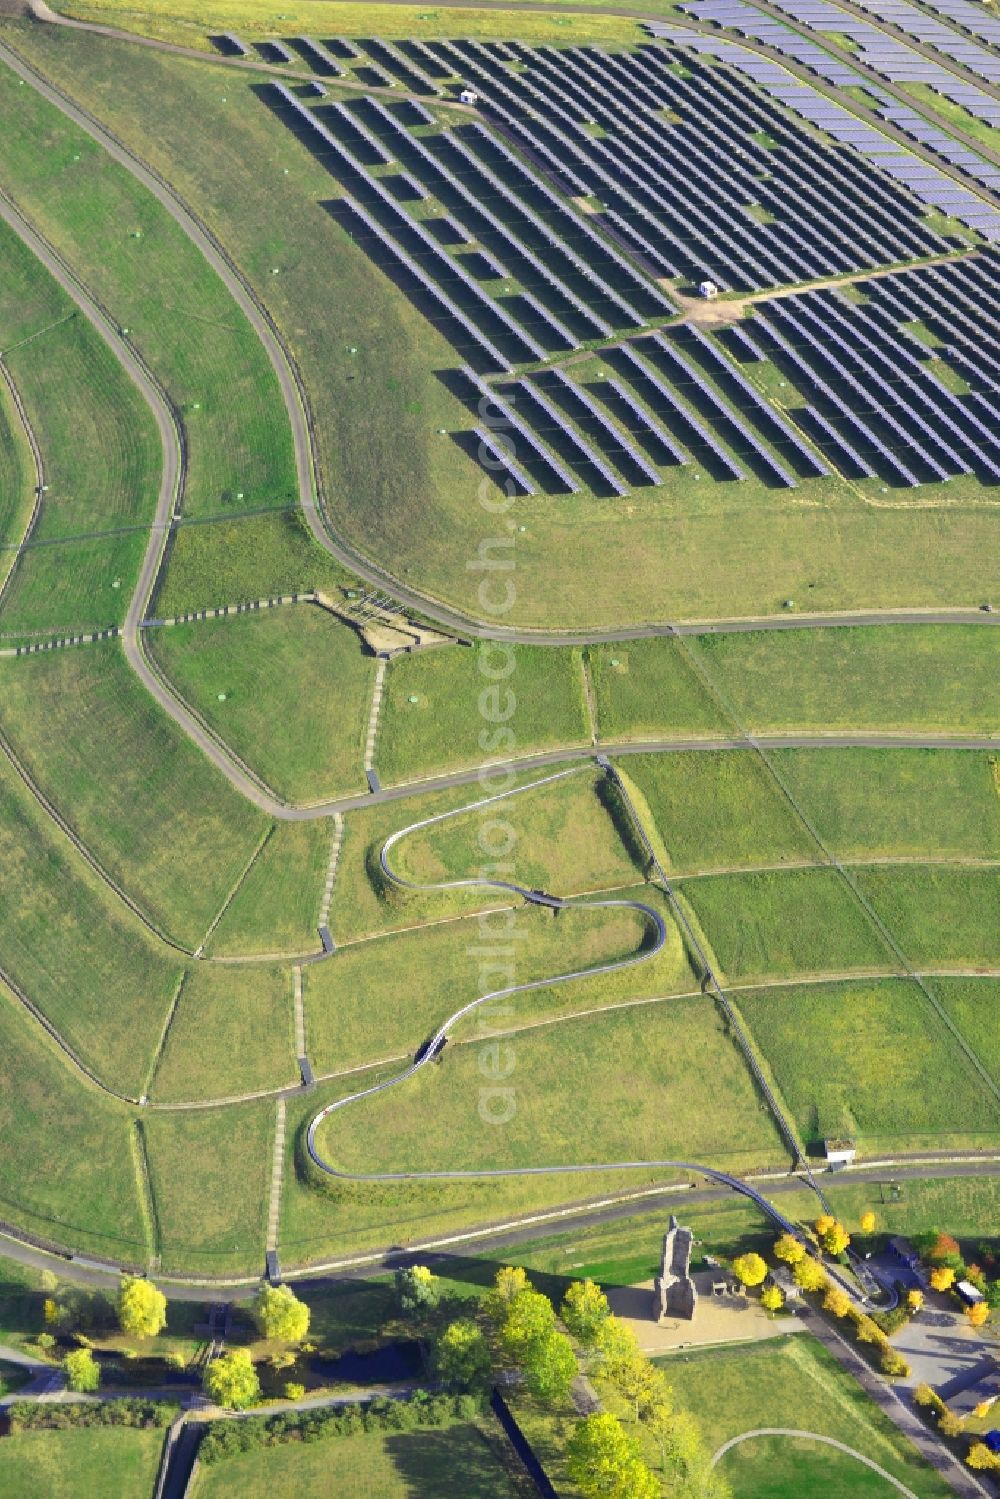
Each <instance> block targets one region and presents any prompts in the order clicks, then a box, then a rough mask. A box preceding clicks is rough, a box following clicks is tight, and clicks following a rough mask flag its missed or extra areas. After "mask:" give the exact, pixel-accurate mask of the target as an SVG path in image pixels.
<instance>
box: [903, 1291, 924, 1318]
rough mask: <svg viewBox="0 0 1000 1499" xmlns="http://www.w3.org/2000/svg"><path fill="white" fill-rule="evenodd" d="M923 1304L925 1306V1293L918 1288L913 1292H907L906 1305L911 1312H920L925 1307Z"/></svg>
mask: <svg viewBox="0 0 1000 1499" xmlns="http://www.w3.org/2000/svg"><path fill="white" fill-rule="evenodd" d="M923 1304H924V1293H923V1291H920V1290H918V1289H917V1287H916V1286H914V1287H913V1289H912V1291H907V1293H906V1305H907V1306H908V1308H909V1309H910V1311H911V1312H919V1310H920V1308H921V1307H922V1306H923Z"/></svg>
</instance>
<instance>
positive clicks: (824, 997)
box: [736, 979, 1000, 1155]
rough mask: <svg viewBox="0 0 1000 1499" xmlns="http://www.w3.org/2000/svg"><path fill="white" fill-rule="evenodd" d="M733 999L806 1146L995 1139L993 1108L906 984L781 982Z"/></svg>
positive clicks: (874, 1147) (997, 1122)
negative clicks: (844, 1140)
mask: <svg viewBox="0 0 1000 1499" xmlns="http://www.w3.org/2000/svg"><path fill="white" fill-rule="evenodd" d="M736 1001H737V1004H738V1007H739V1009H740V1011H741V1013H742V1014H743V1016H744V1017H745V1019H746V1022H747V1024H748V1026H749V1029H750V1032H751V1034H752V1035H753V1037H754V1039H755V1040H756V1042H757V1045H758V1047H759V1049H760V1051H761V1053H762V1055H763V1056H764V1058H765V1060H766V1062H767V1064H768V1066H769V1067H770V1069H771V1072H772V1074H773V1076H774V1078H775V1080H776V1082H777V1084H778V1087H779V1089H780V1091H781V1094H782V1096H783V1097H784V1099H785V1101H786V1103H787V1105H788V1107H789V1108H790V1110H791V1112H792V1115H793V1117H794V1119H795V1121H796V1123H797V1124H798V1127H799V1130H800V1132H801V1134H802V1137H803V1138H804V1139H805V1141H806V1142H807V1144H809V1145H813V1146H816V1145H818V1143H819V1141H821V1140H822V1139H823V1138H824V1137H827V1136H829V1137H834V1138H836V1137H840V1136H848V1137H851V1138H854V1139H856V1140H857V1141H858V1143H859V1148H860V1149H861V1151H862V1152H863V1153H865V1154H868V1155H871V1154H873V1153H876V1152H877V1151H878V1150H879V1149H881V1148H884V1147H886V1146H888V1147H896V1148H899V1149H913V1150H918V1149H922V1148H927V1147H930V1148H938V1147H947V1146H948V1145H955V1146H966V1147H968V1146H970V1145H971V1146H976V1145H980V1144H986V1143H988V1142H989V1141H991V1140H995V1139H996V1137H997V1135H998V1134H1000V1105H998V1103H997V1101H996V1100H995V1099H994V1098H993V1096H992V1095H991V1094H990V1093H989V1091H988V1090H987V1089H986V1087H985V1086H984V1084H983V1083H982V1081H981V1080H980V1078H979V1076H978V1074H977V1073H976V1072H975V1071H974V1069H973V1067H972V1065H971V1064H970V1063H969V1061H968V1060H967V1058H966V1057H965V1055H964V1053H963V1052H962V1051H961V1049H960V1048H959V1046H958V1044H957V1042H956V1041H955V1040H954V1038H953V1037H952V1035H951V1034H950V1032H949V1031H948V1030H947V1028H946V1027H945V1025H944V1024H943V1022H942V1021H941V1020H940V1018H939V1017H938V1015H937V1014H936V1013H935V1011H934V1009H933V1007H932V1005H931V1003H930V1001H929V1000H928V999H927V998H926V997H925V996H924V995H923V994H922V993H921V992H920V989H919V988H918V986H917V985H916V984H914V983H910V982H906V981H903V980H892V979H890V980H883V981H881V982H879V981H872V982H868V983H857V982H855V983H848V984H817V985H810V986H809V987H802V988H797V987H796V986H795V985H789V986H788V987H787V988H785V987H782V988H777V989H766V990H764V989H762V990H757V991H752V992H749V993H746V992H742V991H741V992H740V993H739V994H737V995H736ZM969 1039H970V1041H971V1040H972V1039H973V1038H972V1037H970V1038H969Z"/></svg>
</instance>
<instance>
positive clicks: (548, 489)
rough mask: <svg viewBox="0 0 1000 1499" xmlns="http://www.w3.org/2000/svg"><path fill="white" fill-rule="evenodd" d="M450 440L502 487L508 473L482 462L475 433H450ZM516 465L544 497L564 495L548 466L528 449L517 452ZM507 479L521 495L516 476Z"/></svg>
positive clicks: (512, 475)
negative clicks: (510, 480) (511, 481)
mask: <svg viewBox="0 0 1000 1499" xmlns="http://www.w3.org/2000/svg"><path fill="white" fill-rule="evenodd" d="M451 440H452V442H453V443H454V444H455V446H456V447H457V448H458V449H459V451H460V452H462V453H464V454H465V456H466V457H467V458H471V459H472V461H473V462H474V463H477V464H478V465H479V467H480V468H481V469H482V470H483V472H484V473H485V474H488V475H489V477H490V478H491V479H492V480H493V481H494V483H496V484H498V485H500V486H501V487H502V485H503V483H504V480H505V478H506V477H508V473H509V471H508V473H505V471H504V470H503V469H500V468H497V467H496V466H495V464H493V463H492V462H490V463H486V462H484V461H483V457H482V454H481V452H480V442H479V438H478V437H477V436H476V434H475V432H452V433H451ZM523 446H524V444H522V447H523ZM517 463H518V466H519V467H520V468H522V469H523V470H524V472H525V473H526V474H527V475H528V477H529V478H530V479H531V480H533V482H534V484H535V486H536V488H537V489H538V490H539V492H540V493H542V494H546V495H557V494H565V492H566V491H565V490H564V489H563V488H561V487H560V485H559V484H558V482H557V481H556V479H555V475H554V474H553V472H552V470H551V469H550V468H549V466H548V464H547V463H543V462H542V461H541V459H539V458H537V457H536V456H535V454H533V453H532V452H531V450H530V448H525V450H524V452H523V453H522V452H518V454H517ZM509 477H510V478H511V479H512V480H513V482H514V484H515V486H516V487H517V491H518V493H519V494H523V492H524V491H523V489H522V487H521V485H520V484H519V483H518V480H517V476H516V474H509Z"/></svg>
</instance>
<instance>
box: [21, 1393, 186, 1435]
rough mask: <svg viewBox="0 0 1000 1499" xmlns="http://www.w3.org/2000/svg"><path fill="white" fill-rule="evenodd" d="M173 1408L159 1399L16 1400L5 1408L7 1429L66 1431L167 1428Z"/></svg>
mask: <svg viewBox="0 0 1000 1499" xmlns="http://www.w3.org/2000/svg"><path fill="white" fill-rule="evenodd" d="M176 1414H177V1407H176V1406H175V1405H170V1404H169V1403H168V1402H166V1401H163V1400H100V1401H79V1402H76V1401H74V1402H68V1401H67V1402H56V1401H53V1402H52V1403H51V1404H50V1403H49V1402H48V1401H46V1402H44V1403H41V1402H39V1401H36V1400H17V1401H15V1402H14V1404H13V1405H10V1406H8V1408H7V1416H8V1418H9V1421H10V1429H11V1431H12V1432H15V1431H43V1430H44V1431H68V1430H70V1429H74V1428H76V1427H81V1426H138V1427H142V1428H143V1429H146V1430H148V1429H149V1428H151V1427H163V1426H169V1425H170V1423H171V1421H172V1420H173V1419H174V1417H175V1416H176Z"/></svg>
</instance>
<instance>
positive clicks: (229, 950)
mask: <svg viewBox="0 0 1000 1499" xmlns="http://www.w3.org/2000/svg"><path fill="white" fill-rule="evenodd" d="M332 836H333V825H332V823H331V821H330V820H329V819H328V818H317V819H316V820H315V821H310V822H276V823H275V824H274V827H273V829H272V832H271V836H270V837H269V838H268V840H267V842H266V843H265V844H264V847H263V848H262V849H261V851H260V853H259V854H258V855H257V857H256V859H255V860H254V862H253V864H252V865H251V866H250V868H249V870H248V871H247V874H246V877H245V878H244V879H243V881H242V882H241V884H240V886H239V889H238V890H237V891H236V894H235V895H234V897H233V900H232V902H231V904H230V905H228V906H227V907H226V910H225V913H224V914H223V917H222V920H221V921H220V922H219V925H218V926H217V927H216V928H215V931H214V932H213V933H212V935H211V937H210V938H209V941H208V944H207V949H208V952H209V954H210V955H211V956H212V957H213V958H214V957H234V956H243V955H246V954H249V953H265V954H268V955H271V954H279V955H286V954H287V955H289V956H296V955H301V954H303V953H307V952H313V951H316V950H317V949H318V947H319V937H318V935H317V930H316V926H317V922H318V920H319V906H320V898H321V892H322V890H323V886H324V884H325V882H326V871H327V868H328V866H329V862H330V851H331V840H332Z"/></svg>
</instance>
